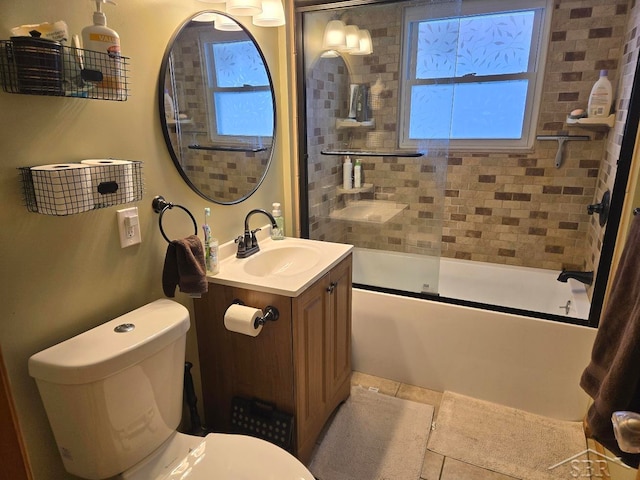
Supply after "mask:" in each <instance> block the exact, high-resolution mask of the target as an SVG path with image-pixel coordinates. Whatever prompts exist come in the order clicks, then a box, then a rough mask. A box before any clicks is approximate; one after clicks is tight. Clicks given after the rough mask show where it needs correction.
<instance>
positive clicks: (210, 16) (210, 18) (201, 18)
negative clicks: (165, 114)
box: [193, 12, 218, 22]
mask: <svg viewBox="0 0 640 480" xmlns="http://www.w3.org/2000/svg"><path fill="white" fill-rule="evenodd" d="M217 17H218V16H217V15H216V14H215V13H213V12H202V13H201V14H200V15H198V16H197V17H193V21H194V22H215V21H216V18H217Z"/></svg>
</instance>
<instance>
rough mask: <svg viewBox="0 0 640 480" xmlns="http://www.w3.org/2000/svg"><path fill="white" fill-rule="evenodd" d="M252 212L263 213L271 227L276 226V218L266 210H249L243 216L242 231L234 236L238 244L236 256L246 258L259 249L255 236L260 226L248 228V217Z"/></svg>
mask: <svg viewBox="0 0 640 480" xmlns="http://www.w3.org/2000/svg"><path fill="white" fill-rule="evenodd" d="M254 213H263V214H265V215H266V216H267V217H269V220H270V221H271V227H272V228H278V224H277V223H276V219H275V218H273V215H271V214H270V213H269V212H267V211H266V210H262V209H261V208H256V209H254V210H251V211H250V212H249V213H247V216H246V217H245V218H244V233H243V234H242V235H240V236H238V238H236V243H237V244H238V253H236V257H237V258H247V257H250V256H251V255H253V254H254V253H258V252H259V251H260V247H259V246H258V239H257V238H256V232H257V231H259V230H260V228H256V229H255V230H249V218H250V217H251V216H252V215H253V214H254Z"/></svg>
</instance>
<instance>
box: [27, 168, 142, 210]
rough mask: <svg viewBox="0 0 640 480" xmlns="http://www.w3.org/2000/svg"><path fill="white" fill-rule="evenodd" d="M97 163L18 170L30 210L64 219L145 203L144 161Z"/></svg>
mask: <svg viewBox="0 0 640 480" xmlns="http://www.w3.org/2000/svg"><path fill="white" fill-rule="evenodd" d="M88 162H94V161H93V160H89V161H88ZM95 162H103V163H98V164H94V163H65V164H57V165H42V166H35V167H19V168H18V170H19V171H20V179H21V180H22V187H23V196H24V204H25V206H26V207H27V210H29V211H30V212H34V213H41V214H44V215H57V216H63V215H73V214H76V213H81V212H87V211H89V210H95V209H98V208H106V207H111V206H114V205H121V204H124V203H131V202H137V201H139V200H142V195H143V193H144V182H143V178H142V162H139V161H133V160H131V161H130V160H96V161H95Z"/></svg>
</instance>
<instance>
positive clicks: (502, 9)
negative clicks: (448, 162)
mask: <svg viewBox="0 0 640 480" xmlns="http://www.w3.org/2000/svg"><path fill="white" fill-rule="evenodd" d="M505 3H506V2H504V1H501V0H462V1H461V2H460V4H459V5H458V8H457V9H455V11H452V9H451V7H450V6H448V5H430V6H429V7H428V9H425V7H424V6H410V7H406V8H405V10H404V12H403V34H402V52H403V54H402V64H401V72H400V77H401V78H400V95H399V97H398V102H399V105H398V112H399V122H398V146H399V147H400V148H412V149H415V148H421V147H424V145H425V144H432V143H433V144H438V143H440V144H441V143H442V142H443V141H444V142H447V145H448V149H450V150H463V151H464V150H474V151H487V150H489V151H496V150H531V149H532V148H533V142H534V141H535V133H536V127H537V121H538V115H539V111H540V104H541V102H542V86H543V80H544V66H545V64H546V58H547V51H548V47H549V37H550V30H551V14H552V9H553V2H552V0H514V1H511V2H508V3H509V5H508V6H507V5H505ZM518 11H535V12H536V15H535V19H534V28H533V31H532V40H531V46H530V53H529V65H528V70H527V72H524V73H522V74H503V75H486V76H467V77H464V76H463V77H449V78H437V79H432V80H425V79H416V78H415V76H416V65H415V63H416V57H417V56H416V54H415V53H414V52H416V44H417V38H418V35H417V29H418V28H417V27H418V23H419V22H420V21H425V20H436V19H446V18H459V17H465V16H474V15H482V14H490V13H508V12H518ZM412 53H413V55H412ZM521 78H524V79H527V80H528V81H529V85H528V88H527V94H526V102H525V109H524V115H523V127H522V136H521V138H519V139H453V138H441V139H410V138H409V115H410V112H411V93H412V87H413V86H414V85H433V84H440V85H442V84H465V83H478V81H479V80H480V81H482V82H491V81H496V80H499V81H508V80H512V79H521ZM451 107H452V109H453V104H452V106H451Z"/></svg>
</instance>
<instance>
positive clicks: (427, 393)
mask: <svg viewBox="0 0 640 480" xmlns="http://www.w3.org/2000/svg"><path fill="white" fill-rule="evenodd" d="M351 384H352V385H360V386H363V387H366V388H369V387H374V388H377V389H378V391H379V392H380V393H384V394H386V395H392V396H395V397H398V398H403V399H405V400H412V401H414V402H422V403H427V404H429V405H433V406H434V407H435V412H434V420H435V419H436V418H437V416H438V409H439V406H440V401H441V400H442V393H441V392H435V391H432V390H426V389H424V388H420V387H415V386H413V385H407V384H404V383H400V382H395V381H393V380H388V379H385V378H379V377H374V376H371V375H367V374H364V373H360V372H353V375H352V377H351ZM607 478H609V477H607ZM420 479H421V480H521V479H516V478H515V477H511V476H509V475H503V474H501V473H496V472H494V471H491V470H486V469H484V468H481V467H476V466H475V465H470V464H468V463H464V462H460V461H458V460H455V459H453V458H450V457H444V456H443V455H440V454H438V453H435V452H431V451H429V450H427V452H426V454H425V458H424V463H423V465H422V473H421V475H420Z"/></svg>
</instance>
